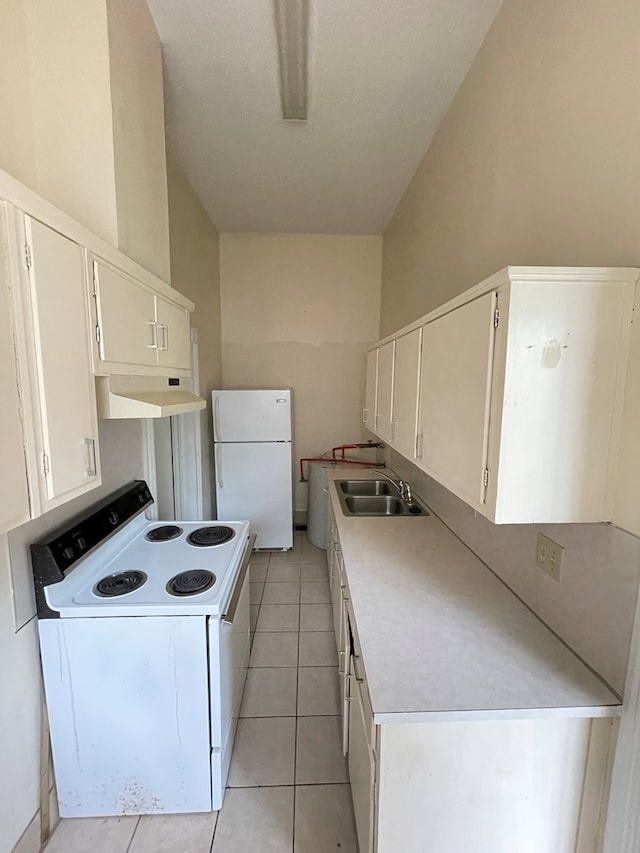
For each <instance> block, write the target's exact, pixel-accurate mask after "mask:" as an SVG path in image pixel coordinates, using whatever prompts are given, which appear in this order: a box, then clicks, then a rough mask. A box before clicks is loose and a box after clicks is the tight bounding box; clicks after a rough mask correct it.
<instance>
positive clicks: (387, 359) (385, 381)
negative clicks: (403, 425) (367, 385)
mask: <svg viewBox="0 0 640 853" xmlns="http://www.w3.org/2000/svg"><path fill="white" fill-rule="evenodd" d="M395 347H396V342H395V341H389V343H386V344H384V346H381V347H380V349H379V350H378V381H377V383H376V388H377V390H376V417H375V423H374V430H373V431H374V432H375V433H376V435H379V436H380V438H383V439H384V440H385V441H391V439H392V437H393V436H392V423H391V421H392V404H393V357H394V353H395Z"/></svg>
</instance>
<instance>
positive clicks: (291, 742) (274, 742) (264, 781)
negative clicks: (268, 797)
mask: <svg viewBox="0 0 640 853" xmlns="http://www.w3.org/2000/svg"><path fill="white" fill-rule="evenodd" d="M295 754H296V718H295V717H260V718H256V719H253V718H249V719H242V720H239V721H238V730H237V732H236V739H235V744H234V747H233V757H232V759H231V768H230V770H229V781H228V783H227V784H228V785H229V787H231V788H250V787H257V786H260V785H292V784H293V781H294V779H293V777H294V763H295ZM311 781H315V780H311ZM336 781H338V782H341V781H342V780H341V779H338V780H336Z"/></svg>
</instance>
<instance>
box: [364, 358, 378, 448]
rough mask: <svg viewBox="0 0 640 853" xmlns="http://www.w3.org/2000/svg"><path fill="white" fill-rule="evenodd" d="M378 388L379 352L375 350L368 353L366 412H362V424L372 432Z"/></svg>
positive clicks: (365, 394) (365, 393) (365, 395)
mask: <svg viewBox="0 0 640 853" xmlns="http://www.w3.org/2000/svg"><path fill="white" fill-rule="evenodd" d="M377 386H378V350H377V349H374V350H371V352H368V353H367V377H366V385H365V392H364V410H363V412H362V423H363V424H364V425H365V426H366V427H367V429H370V430H371V431H373V430H375V415H376V395H377Z"/></svg>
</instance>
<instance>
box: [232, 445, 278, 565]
mask: <svg viewBox="0 0 640 853" xmlns="http://www.w3.org/2000/svg"><path fill="white" fill-rule="evenodd" d="M215 464H216V499H217V504H218V519H219V520H220V521H234V520H236V521H237V520H238V519H244V518H248V519H249V521H250V522H251V532H252V533H256V534H257V536H258V539H257V541H256V548H292V547H293V507H292V495H291V492H292V472H291V444H289V443H275V442H274V443H271V444H268V443H265V444H261V443H254V444H216V445H215Z"/></svg>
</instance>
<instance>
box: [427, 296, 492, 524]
mask: <svg viewBox="0 0 640 853" xmlns="http://www.w3.org/2000/svg"><path fill="white" fill-rule="evenodd" d="M495 304H496V294H495V293H487V294H486V295H485V296H481V297H479V298H478V299H475V300H474V301H473V302H469V303H467V304H466V305H463V306H462V307H460V308H457V309H455V310H454V311H452V312H451V313H450V314H445V315H444V316H443V317H439V318H438V319H436V320H434V321H432V322H431V323H428V324H427V325H426V326H423V332H422V334H423V337H422V369H421V382H420V419H419V429H418V461H417V464H418V465H419V466H420V467H421V468H423V469H424V470H425V471H426V472H427V473H428V474H430V475H431V476H433V477H434V478H435V479H436V480H438V481H439V482H440V483H442V484H443V485H444V486H446V487H447V488H448V489H450V490H451V491H452V492H454V493H455V494H457V495H458V496H459V497H461V498H463V500H466V501H467V502H468V503H471V504H472V505H473V506H476V507H478V508H480V509H481V508H482V504H483V501H484V493H485V486H484V470H485V467H486V459H487V437H488V427H489V403H490V388H491V374H492V362H493V339H494V327H493V318H494V310H495Z"/></svg>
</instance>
